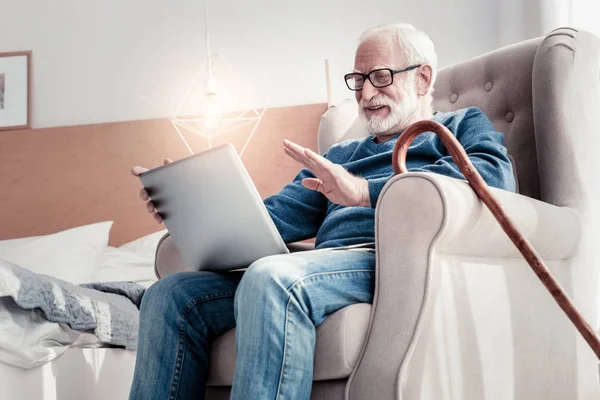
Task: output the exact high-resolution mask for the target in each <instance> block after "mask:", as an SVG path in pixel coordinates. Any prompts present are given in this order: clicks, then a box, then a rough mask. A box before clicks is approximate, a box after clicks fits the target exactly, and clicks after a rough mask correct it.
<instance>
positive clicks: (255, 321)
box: [130, 249, 375, 400]
mask: <svg viewBox="0 0 600 400" xmlns="http://www.w3.org/2000/svg"><path fill="white" fill-rule="evenodd" d="M374 271H375V253H374V251H373V250H370V249H351V250H348V249H344V250H340V249H337V250H336V249H324V250H315V251H309V252H302V253H293V254H287V255H277V256H271V257H265V258H263V259H260V260H258V261H256V262H255V263H253V264H252V265H251V266H250V267H249V268H248V269H247V270H246V271H245V272H229V273H213V272H181V273H177V274H173V275H170V276H168V277H166V278H164V279H162V280H160V281H158V282H157V283H155V284H154V285H152V286H151V287H150V288H149V289H148V291H147V292H146V294H145V295H144V298H143V300H142V306H141V314H140V330H139V345H138V352H137V359H136V366H135V374H134V378H133V385H132V388H131V393H130V399H136V400H138V399H143V400H147V399H203V398H204V390H205V385H206V381H207V379H208V372H209V363H210V344H211V342H212V341H213V340H214V339H215V338H216V337H217V336H219V335H221V334H222V333H224V332H225V331H227V330H229V329H231V328H233V327H234V326H235V327H237V328H236V349H237V359H236V366H235V374H234V379H233V387H232V391H231V398H232V399H261V400H262V399H309V398H310V391H311V386H312V376H313V358H314V346H315V327H316V326H318V325H319V324H320V323H322V322H323V320H324V319H325V317H326V316H327V315H328V314H331V313H333V312H335V311H337V310H339V309H341V308H343V307H346V306H348V305H350V304H354V303H370V302H372V300H373V290H374V282H375V273H374Z"/></svg>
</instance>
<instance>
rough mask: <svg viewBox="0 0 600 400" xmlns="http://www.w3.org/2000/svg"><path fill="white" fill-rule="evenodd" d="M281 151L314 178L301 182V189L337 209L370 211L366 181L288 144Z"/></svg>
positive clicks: (285, 141)
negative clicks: (366, 208) (317, 195)
mask: <svg viewBox="0 0 600 400" xmlns="http://www.w3.org/2000/svg"><path fill="white" fill-rule="evenodd" d="M283 150H284V151H285V153H286V154H287V155H288V156H290V157H292V158H293V159H294V160H296V161H298V162H299V163H301V164H302V165H304V166H305V167H306V168H307V169H309V170H310V171H311V172H312V173H313V174H314V175H315V178H305V179H303V180H302V185H303V186H304V187H306V188H308V189H311V190H316V191H317V192H321V193H323V194H324V195H325V196H326V197H327V198H328V199H329V201H331V202H332V203H335V204H339V205H341V206H345V207H351V206H358V207H371V199H370V197H369V184H368V182H367V180H366V179H364V178H360V177H358V176H354V175H352V174H351V173H350V172H348V171H347V170H346V169H345V168H344V167H342V166H341V165H339V164H334V163H332V162H331V161H329V160H328V159H326V158H325V157H322V156H321V155H319V154H317V153H315V152H314V151H312V150H310V149H307V148H304V147H302V146H299V145H297V144H296V143H293V142H290V141H289V140H284V141H283Z"/></svg>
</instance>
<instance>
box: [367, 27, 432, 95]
mask: <svg viewBox="0 0 600 400" xmlns="http://www.w3.org/2000/svg"><path fill="white" fill-rule="evenodd" d="M384 37H392V38H395V39H396V42H397V44H398V46H399V47H400V49H401V50H402V51H404V54H405V55H406V61H407V62H408V65H414V64H429V65H431V69H432V77H431V88H430V90H429V94H430V95H431V93H433V83H434V82H435V77H436V75H437V55H436V54H435V48H434V45H433V42H432V41H431V39H430V38H429V36H427V34H426V33H425V32H423V31H420V30H418V29H417V28H415V27H414V26H412V25H410V24H406V23H396V24H388V25H379V26H376V27H374V28H370V29H367V30H366V31H365V32H363V34H362V35H360V38H359V39H358V41H359V46H360V45H361V44H362V43H364V42H366V41H368V40H371V39H377V38H384Z"/></svg>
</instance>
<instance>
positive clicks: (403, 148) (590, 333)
mask: <svg viewBox="0 0 600 400" xmlns="http://www.w3.org/2000/svg"><path fill="white" fill-rule="evenodd" d="M423 132H434V133H435V134H436V135H438V137H439V138H440V139H441V141H442V143H444V146H446V149H447V150H448V152H449V153H450V155H451V156H452V161H454V163H455V164H456V165H457V166H458V168H459V169H460V171H461V172H462V174H463V175H464V177H465V178H466V179H467V181H468V182H469V184H470V185H471V187H472V188H473V190H474V191H475V193H476V194H477V196H478V197H479V198H480V199H481V201H483V203H484V204H485V205H486V206H487V207H488V208H489V209H490V211H491V213H492V214H493V215H494V217H495V218H496V220H497V221H498V223H499V224H500V226H502V229H503V230H504V232H506V234H507V235H508V237H509V238H510V240H511V241H512V242H513V244H514V245H515V246H516V247H517V249H518V250H519V252H520V253H521V254H522V255H523V257H524V258H525V260H526V261H527V263H528V264H529V266H530V267H531V269H532V270H533V272H534V273H535V274H536V275H537V277H538V278H539V279H540V281H541V282H542V284H543V285H544V286H545V287H546V289H548V291H549V292H550V294H551V295H552V297H553V298H554V300H555V301H556V302H557V303H558V305H559V306H560V308H561V309H562V310H563V311H564V312H565V314H567V317H569V319H570V320H571V322H572V323H573V325H575V327H576V328H577V330H578V331H579V333H581V335H582V336H583V337H584V339H585V340H586V342H587V343H588V345H589V346H590V347H591V348H592V350H593V351H594V353H596V356H597V357H598V359H600V340H599V339H598V336H596V333H595V332H594V330H593V329H592V328H591V327H590V325H589V324H588V323H587V322H586V320H585V319H584V318H583V316H582V315H581V314H580V313H579V311H577V308H576V307H575V305H574V304H573V302H572V301H571V299H569V297H568V296H567V295H566V293H565V292H564V290H563V289H562V288H561V286H560V285H559V284H558V282H557V281H556V279H555V278H554V276H552V273H551V272H550V270H549V269H548V267H546V265H545V264H544V261H542V258H541V257H540V256H539V254H538V253H537V252H536V251H535V249H534V248H533V246H532V245H531V243H530V242H529V241H528V240H527V239H526V238H525V237H524V236H523V235H522V234H521V233H520V232H519V230H518V229H517V227H516V226H515V224H514V223H513V221H512V219H511V218H510V217H509V216H508V214H506V212H505V211H504V209H503V208H502V205H501V204H500V203H499V202H498V200H496V198H495V197H494V196H493V195H492V193H491V191H490V190H489V187H488V185H487V183H486V182H485V181H484V180H483V178H482V177H481V175H480V174H479V172H477V169H475V167H474V166H473V163H472V162H471V160H469V156H468V155H467V153H466V151H465V149H464V148H463V147H462V146H461V144H460V143H459V141H458V140H457V139H456V137H455V136H454V135H453V134H452V132H450V131H449V130H448V128H446V127H445V126H444V125H442V124H439V123H437V122H435V121H431V120H426V121H420V122H417V123H414V124H412V125H411V126H409V127H408V128H407V129H406V130H405V131H404V132H403V133H402V134H401V135H400V138H398V141H397V142H396V146H395V147H394V152H393V155H392V166H393V168H394V173H395V174H400V173H404V172H407V171H408V170H407V168H406V154H407V152H408V147H409V146H410V144H411V143H412V141H413V140H414V139H415V138H416V137H417V136H419V135H420V134H421V133H423Z"/></svg>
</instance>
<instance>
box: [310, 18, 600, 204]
mask: <svg viewBox="0 0 600 400" xmlns="http://www.w3.org/2000/svg"><path fill="white" fill-rule="evenodd" d="M576 46H577V47H581V51H578V52H577V51H574V48H575V47H576ZM599 49H600V44H599V41H598V38H596V37H595V36H594V35H592V34H590V33H587V32H583V31H576V30H574V29H572V28H561V29H558V30H556V31H553V32H552V33H550V34H549V35H548V36H547V37H546V38H537V39H531V40H528V41H524V42H521V43H517V44H514V45H511V46H508V47H504V48H501V49H498V50H495V51H492V52H490V53H487V54H484V55H481V56H478V57H475V58H473V59H471V60H468V61H465V62H461V63H459V64H456V65H454V66H450V67H446V68H443V69H442V70H440V71H439V73H438V77H437V81H436V83H435V86H434V89H435V91H434V103H433V105H434V108H435V109H437V110H439V111H452V110H457V109H461V108H465V107H469V106H476V107H479V108H480V109H482V110H483V111H484V112H485V113H486V115H487V116H488V117H489V118H490V120H491V121H492V123H493V125H494V127H495V129H497V130H498V131H500V132H502V133H504V138H505V140H504V143H505V146H506V147H507V149H508V152H509V155H510V156H511V158H512V160H513V163H514V166H515V170H516V174H517V181H518V185H519V192H520V193H521V194H524V195H526V196H529V197H532V198H536V199H540V200H543V201H546V202H549V203H553V204H557V205H572V204H574V203H577V202H578V201H580V200H581V196H582V186H584V185H583V183H582V182H581V181H579V180H578V177H579V176H580V174H581V172H582V171H581V168H582V167H583V166H584V164H582V163H581V162H580V161H577V157H579V156H580V154H576V153H580V152H581V151H585V146H582V145H581V143H580V144H579V145H577V146H579V147H577V149H579V150H577V149H576V148H574V147H573V146H574V143H573V142H574V141H575V140H578V139H577V137H578V136H579V135H584V136H585V137H586V138H587V137H590V136H591V133H592V132H593V130H592V129H593V124H595V123H596V122H600V121H599V117H597V116H596V115H600V106H599V96H600V89H599V85H600V83H599V79H598V76H599V71H600V68H599V62H600V57H599ZM594 113H596V114H594ZM596 126H598V128H597V129H600V125H596ZM580 129H583V130H586V132H587V133H580V132H578V131H577V130H580ZM365 135H367V132H366V130H365V129H364V128H363V126H362V124H361V123H360V120H359V119H358V118H357V107H356V103H355V101H354V100H345V101H344V102H342V103H341V104H339V105H337V106H335V107H332V108H330V109H329V110H328V111H327V112H326V113H325V114H324V115H323V117H322V118H321V125H320V127H319V150H320V151H321V152H325V151H327V149H328V148H329V147H330V146H331V145H333V144H334V143H337V142H339V141H341V140H345V139H349V138H357V137H364V136H365ZM596 156H598V154H596ZM599 157H600V156H599ZM586 159H587V160H588V161H589V162H593V161H594V160H595V159H594V158H593V157H587V158H586ZM597 164H600V162H597Z"/></svg>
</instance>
